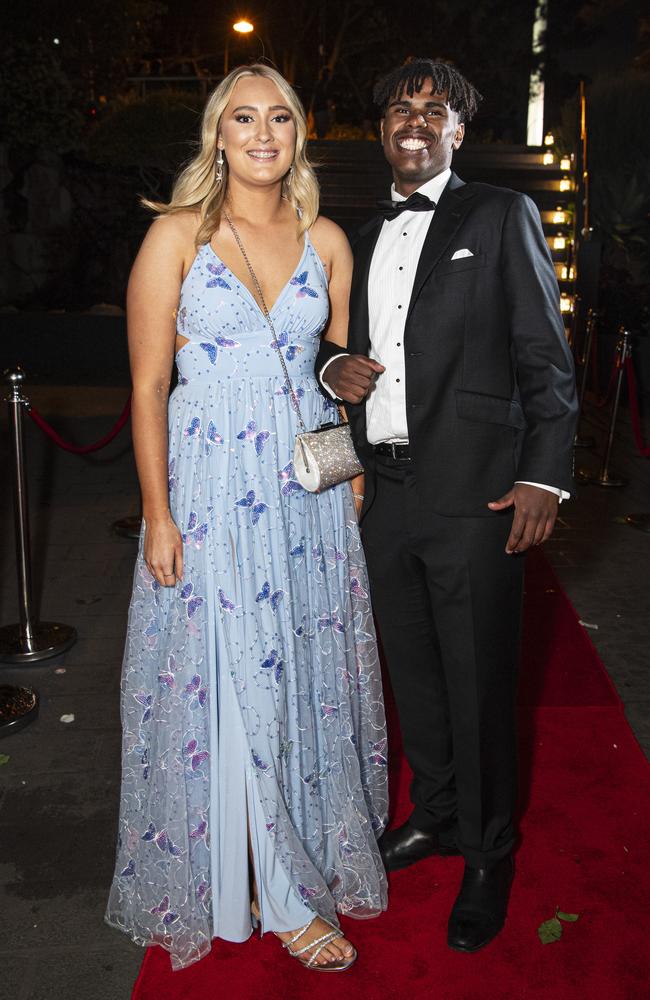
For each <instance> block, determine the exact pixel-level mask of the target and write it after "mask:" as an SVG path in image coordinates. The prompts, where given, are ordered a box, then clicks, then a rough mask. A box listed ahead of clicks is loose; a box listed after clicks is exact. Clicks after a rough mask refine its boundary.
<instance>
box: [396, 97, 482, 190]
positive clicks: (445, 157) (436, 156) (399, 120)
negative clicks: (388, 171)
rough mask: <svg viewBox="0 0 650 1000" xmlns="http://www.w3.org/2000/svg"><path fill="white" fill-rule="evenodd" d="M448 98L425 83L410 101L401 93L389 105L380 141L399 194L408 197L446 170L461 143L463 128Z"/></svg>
mask: <svg viewBox="0 0 650 1000" xmlns="http://www.w3.org/2000/svg"><path fill="white" fill-rule="evenodd" d="M447 98H448V93H447V91H446V90H444V91H442V92H441V93H435V92H434V90H433V82H432V81H431V80H425V81H424V83H423V85H422V88H421V90H416V91H414V92H413V97H409V96H408V94H407V93H406V91H403V92H402V93H401V94H398V95H396V96H394V97H392V98H391V100H390V102H389V104H388V107H387V109H386V114H385V116H384V118H383V119H382V122H381V141H382V144H383V147H384V153H385V155H386V159H387V160H388V162H389V163H390V165H391V167H392V168H393V179H394V181H395V187H396V188H397V190H398V191H399V193H400V194H403V195H407V196H408V195H409V194H411V193H412V192H413V191H415V190H417V188H419V187H420V186H421V185H422V184H424V183H426V181H428V180H431V178H432V177H435V176H436V174H439V173H441V171H443V170H446V169H447V167H448V166H449V165H450V163H451V157H452V154H453V152H454V150H455V149H458V148H459V146H460V144H461V143H462V141H463V136H464V134H465V126H464V125H463V124H462V122H459V120H458V112H456V111H452V110H451V108H450V107H449V103H448V100H447Z"/></svg>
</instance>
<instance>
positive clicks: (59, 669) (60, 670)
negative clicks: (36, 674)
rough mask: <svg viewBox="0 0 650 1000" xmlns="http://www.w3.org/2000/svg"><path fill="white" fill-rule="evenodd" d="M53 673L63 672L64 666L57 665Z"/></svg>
mask: <svg viewBox="0 0 650 1000" xmlns="http://www.w3.org/2000/svg"><path fill="white" fill-rule="evenodd" d="M54 673H55V674H64V673H65V667H57V668H56V670H55V671H54Z"/></svg>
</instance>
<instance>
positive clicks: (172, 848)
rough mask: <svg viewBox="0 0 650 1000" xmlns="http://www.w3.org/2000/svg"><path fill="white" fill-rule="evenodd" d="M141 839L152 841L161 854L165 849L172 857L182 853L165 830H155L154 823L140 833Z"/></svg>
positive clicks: (178, 856) (177, 856)
mask: <svg viewBox="0 0 650 1000" xmlns="http://www.w3.org/2000/svg"><path fill="white" fill-rule="evenodd" d="M141 839H142V840H144V841H147V842H153V843H154V844H155V845H156V847H157V848H158V850H159V851H162V852H163V854H164V853H165V851H169V853H170V854H171V856H172V857H173V858H180V856H181V854H182V853H183V852H182V850H181V848H180V847H177V846H176V844H174V843H173V842H172V839H171V837H170V836H169V834H168V833H167V830H164V829H163V830H158V831H156V827H155V824H154V823H149V827H148V828H147V830H146V831H145V833H143V834H142V838H141ZM152 912H153V911H152Z"/></svg>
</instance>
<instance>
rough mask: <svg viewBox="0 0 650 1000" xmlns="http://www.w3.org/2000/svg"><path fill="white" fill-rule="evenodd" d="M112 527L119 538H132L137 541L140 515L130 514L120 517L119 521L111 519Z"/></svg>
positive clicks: (140, 521)
mask: <svg viewBox="0 0 650 1000" xmlns="http://www.w3.org/2000/svg"><path fill="white" fill-rule="evenodd" d="M112 527H113V531H114V532H115V534H116V535H119V536H120V538H133V539H135V540H136V541H137V540H138V539H139V538H140V528H141V527H142V515H141V514H132V515H131V516H130V517H121V518H120V519H119V521H113V525H112Z"/></svg>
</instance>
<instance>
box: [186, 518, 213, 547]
mask: <svg viewBox="0 0 650 1000" xmlns="http://www.w3.org/2000/svg"><path fill="white" fill-rule="evenodd" d="M207 534H208V523H207V521H203V523H202V524H199V519H198V516H197V513H196V511H194V510H191V511H190V516H189V520H188V522H187V529H186V530H185V531H184V532H183V534H182V535H181V538H182V539H183V541H184V542H185V544H186V545H190V546H192V547H193V548H195V549H200V548H201V546H202V545H203V543H204V541H205V539H206V535H207Z"/></svg>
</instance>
